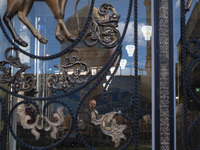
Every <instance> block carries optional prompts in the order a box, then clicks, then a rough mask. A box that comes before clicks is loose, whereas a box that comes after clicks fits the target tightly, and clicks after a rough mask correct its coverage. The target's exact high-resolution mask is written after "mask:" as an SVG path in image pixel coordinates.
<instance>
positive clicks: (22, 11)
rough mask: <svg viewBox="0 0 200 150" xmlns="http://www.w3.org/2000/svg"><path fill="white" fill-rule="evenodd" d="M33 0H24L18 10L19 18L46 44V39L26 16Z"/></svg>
mask: <svg viewBox="0 0 200 150" xmlns="http://www.w3.org/2000/svg"><path fill="white" fill-rule="evenodd" d="M33 2H34V1H33V0H25V4H24V7H23V8H22V9H20V10H19V11H18V17H19V19H20V20H21V21H22V22H23V23H24V24H25V25H26V26H27V27H28V28H29V30H30V31H31V32H32V33H33V35H34V36H35V37H36V38H37V39H38V40H39V41H40V42H41V43H43V44H46V43H47V42H48V41H47V39H46V38H44V37H43V36H42V35H41V34H40V33H39V32H38V31H37V30H36V29H35V28H34V27H33V25H32V24H31V23H30V21H29V20H28V18H27V15H28V13H29V12H30V10H31V8H32V6H33Z"/></svg>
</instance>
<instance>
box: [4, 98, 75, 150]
mask: <svg viewBox="0 0 200 150" xmlns="http://www.w3.org/2000/svg"><path fill="white" fill-rule="evenodd" d="M28 103H29V104H32V105H34V106H35V107H36V110H37V114H38V115H39V107H38V105H37V104H36V103H35V102H33V101H32V100H25V101H21V102H19V103H17V104H16V105H14V106H13V108H12V109H11V111H10V114H9V120H8V121H9V130H10V133H11V135H12V136H13V138H14V139H15V140H16V141H17V142H18V143H19V144H21V145H23V146H24V147H26V148H28V149H31V150H41V149H42V150H47V149H51V148H53V147H56V146H58V145H60V144H62V143H63V142H64V140H65V139H66V138H68V136H69V135H70V134H71V132H72V127H73V126H72V124H73V123H72V124H71V126H70V128H69V130H68V132H67V134H66V135H64V137H63V138H62V139H61V140H59V141H58V142H56V143H54V144H52V145H48V146H42V147H37V146H32V145H30V144H27V143H25V142H23V141H22V140H21V139H20V138H19V137H18V136H16V134H15V133H14V131H13V129H12V125H11V122H10V119H11V116H12V115H13V112H14V110H15V109H16V108H17V107H18V106H19V105H21V104H28ZM51 103H59V104H62V105H64V106H65V107H66V108H69V107H68V105H67V104H66V103H64V102H63V101H60V100H54V101H50V102H48V103H47V105H49V104H51ZM47 105H45V109H46V107H47ZM68 110H69V111H70V114H71V117H72V120H74V119H73V113H72V111H71V109H68ZM44 114H45V113H44Z"/></svg>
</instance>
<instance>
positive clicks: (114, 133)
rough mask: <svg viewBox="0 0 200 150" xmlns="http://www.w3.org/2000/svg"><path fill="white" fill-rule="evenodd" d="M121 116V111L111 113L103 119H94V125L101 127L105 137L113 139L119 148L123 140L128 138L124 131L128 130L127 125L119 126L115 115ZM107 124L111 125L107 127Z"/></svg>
mask: <svg viewBox="0 0 200 150" xmlns="http://www.w3.org/2000/svg"><path fill="white" fill-rule="evenodd" d="M116 114H121V112H120V111H118V112H116V111H113V112H109V113H106V114H105V115H103V116H102V117H101V119H98V120H97V119H94V120H92V123H93V124H95V125H100V128H101V130H102V132H103V133H104V134H105V135H108V136H111V137H112V142H114V143H115V147H118V146H119V144H120V140H121V139H125V140H126V136H125V135H124V134H123V131H124V130H125V129H126V125H118V124H117V122H116V119H114V118H113V117H114V115H116ZM106 124H110V126H109V127H106Z"/></svg>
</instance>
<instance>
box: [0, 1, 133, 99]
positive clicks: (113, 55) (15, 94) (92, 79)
mask: <svg viewBox="0 0 200 150" xmlns="http://www.w3.org/2000/svg"><path fill="white" fill-rule="evenodd" d="M132 3H133V0H129V9H128V13H127V18H126V23H125V27H124V30H123V33H122V36H121V38H120V39H119V42H118V46H117V47H116V50H115V52H114V53H113V54H112V55H111V57H110V58H109V60H108V61H107V63H106V64H105V65H104V66H103V67H102V69H101V70H100V71H99V72H98V73H97V74H96V75H94V76H93V77H91V78H90V79H89V80H88V82H86V83H85V84H84V85H82V86H80V87H78V88H76V89H73V90H71V91H69V92H66V93H64V94H63V95H59V96H51V97H45V98H42V97H40V98H34V97H30V96H23V95H20V94H17V93H15V92H11V91H8V90H7V89H5V88H4V87H2V86H0V89H1V90H3V91H4V92H6V93H8V94H11V95H13V96H16V97H20V98H23V99H31V100H39V101H42V100H53V99H59V98H62V97H65V96H67V95H69V94H72V93H75V92H77V91H79V90H80V89H82V88H84V87H86V86H87V85H88V84H89V83H91V82H92V81H94V80H95V79H96V78H97V77H98V76H99V75H100V74H101V73H102V72H103V71H104V70H105V69H106V68H107V66H108V65H109V63H110V62H111V61H112V59H113V58H114V57H115V55H116V53H117V52H118V51H120V50H121V43H122V42H123V39H124V37H125V34H126V31H127V28H128V24H129V21H130V16H131V12H132ZM109 69H110V68H109Z"/></svg>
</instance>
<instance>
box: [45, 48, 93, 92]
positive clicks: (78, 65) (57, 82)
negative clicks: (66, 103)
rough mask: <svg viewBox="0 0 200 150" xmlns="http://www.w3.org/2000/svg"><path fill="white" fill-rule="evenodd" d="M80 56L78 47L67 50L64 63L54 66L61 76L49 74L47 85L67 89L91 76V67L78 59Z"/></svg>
mask: <svg viewBox="0 0 200 150" xmlns="http://www.w3.org/2000/svg"><path fill="white" fill-rule="evenodd" d="M75 53H76V54H75ZM77 55H78V57H77ZM80 56H81V55H80V50H79V49H72V50H71V51H69V52H68V56H67V58H66V59H65V62H64V64H62V65H61V64H59V65H57V66H55V67H57V68H58V69H59V70H60V72H61V76H59V75H56V74H52V75H50V76H49V77H48V78H47V85H48V87H50V88H53V89H57V90H64V91H68V90H69V89H71V88H72V87H74V86H75V85H77V84H83V83H85V82H87V80H88V79H89V78H90V76H91V69H90V66H89V65H87V64H86V63H84V62H81V61H80V59H81V57H80Z"/></svg>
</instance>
